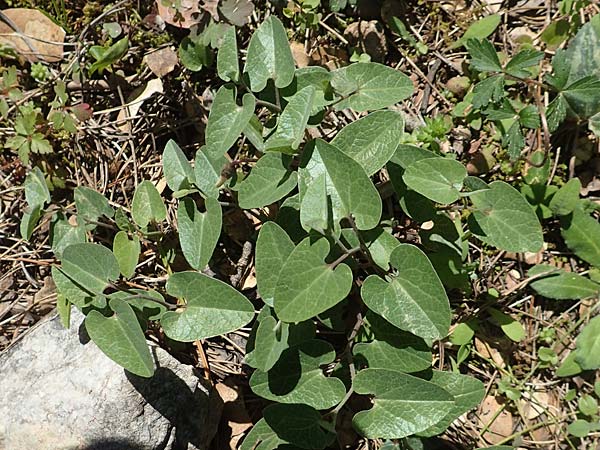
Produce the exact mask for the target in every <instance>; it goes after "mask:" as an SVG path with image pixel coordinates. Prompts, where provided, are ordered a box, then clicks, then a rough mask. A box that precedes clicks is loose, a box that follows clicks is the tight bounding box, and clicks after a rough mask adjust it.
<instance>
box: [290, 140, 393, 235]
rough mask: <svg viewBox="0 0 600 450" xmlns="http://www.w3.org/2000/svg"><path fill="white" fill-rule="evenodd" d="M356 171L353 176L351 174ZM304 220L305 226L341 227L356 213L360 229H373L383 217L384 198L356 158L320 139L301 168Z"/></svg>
mask: <svg viewBox="0 0 600 450" xmlns="http://www.w3.org/2000/svg"><path fill="white" fill-rule="evenodd" d="M349 174H352V176H349ZM299 190H300V198H301V207H300V220H301V222H302V225H303V226H304V227H305V228H314V229H317V230H318V229H321V230H326V229H329V228H335V229H338V228H339V222H340V220H342V219H343V218H346V217H348V216H349V215H350V214H352V215H353V216H354V218H355V220H356V225H357V227H358V229H360V230H370V229H371V228H374V227H376V226H377V225H378V224H379V219H380V218H381V210H382V206H381V197H379V193H378V192H377V189H376V188H375V186H374V185H373V183H372V182H371V180H370V179H369V177H368V176H367V174H366V173H365V171H364V170H363V169H362V167H361V166H360V165H359V164H358V163H357V162H356V161H354V160H353V159H352V158H350V157H348V156H346V155H345V154H344V153H342V152H341V151H340V150H339V149H338V148H337V147H335V146H333V145H330V144H328V143H326V142H325V141H322V140H320V139H317V140H316V144H315V147H314V150H313V152H312V155H311V156H310V160H309V161H308V163H307V164H306V165H305V166H304V167H301V168H300V170H299Z"/></svg>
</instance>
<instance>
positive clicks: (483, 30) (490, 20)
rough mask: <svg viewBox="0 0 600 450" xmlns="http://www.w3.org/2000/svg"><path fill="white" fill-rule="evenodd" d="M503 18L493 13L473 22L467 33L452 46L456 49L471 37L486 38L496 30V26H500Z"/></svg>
mask: <svg viewBox="0 0 600 450" xmlns="http://www.w3.org/2000/svg"><path fill="white" fill-rule="evenodd" d="M501 19H502V16H501V15H500V14H491V15H489V16H485V17H483V18H481V19H479V20H477V21H475V22H473V23H472V24H471V25H469V28H467V31H465V34H463V35H462V37H461V38H460V39H459V40H458V41H456V42H455V43H454V44H452V45H451V46H450V48H451V49H455V48H458V47H460V46H462V45H465V42H467V41H468V40H469V39H485V38H486V37H488V36H489V35H490V34H492V33H493V32H494V31H496V28H498V25H500V20H501Z"/></svg>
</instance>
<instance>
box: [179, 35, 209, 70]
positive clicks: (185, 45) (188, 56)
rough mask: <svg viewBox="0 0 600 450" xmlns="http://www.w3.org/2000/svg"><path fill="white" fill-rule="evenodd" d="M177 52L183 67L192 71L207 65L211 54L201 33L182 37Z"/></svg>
mask: <svg viewBox="0 0 600 450" xmlns="http://www.w3.org/2000/svg"><path fill="white" fill-rule="evenodd" d="M178 53H179V60H180V61H181V64H182V65H183V67H185V68H186V69H188V70H191V71H192V72H198V71H200V70H202V68H203V67H204V66H209V65H210V64H211V61H212V56H213V55H212V52H211V51H210V48H209V46H208V44H207V43H206V42H204V39H203V37H202V35H198V36H193V37H188V36H186V37H184V38H183V39H182V40H181V43H180V44H179V51H178Z"/></svg>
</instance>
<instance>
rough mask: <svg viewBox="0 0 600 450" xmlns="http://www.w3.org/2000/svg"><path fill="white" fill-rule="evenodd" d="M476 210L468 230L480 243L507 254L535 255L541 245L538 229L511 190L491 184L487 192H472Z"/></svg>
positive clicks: (529, 211) (522, 201)
mask: <svg viewBox="0 0 600 450" xmlns="http://www.w3.org/2000/svg"><path fill="white" fill-rule="evenodd" d="M471 200H472V201H473V205H474V206H475V208H476V210H475V211H473V214H472V215H471V217H469V220H470V229H471V231H472V232H473V234H475V235H476V236H477V237H478V238H479V239H481V240H482V241H483V242H485V243H487V244H489V245H493V246H495V247H498V248H500V249H502V250H506V251H507V252H534V253H535V252H537V251H539V250H540V248H541V247H542V244H543V237H542V227H541V225H540V223H539V221H538V219H537V217H536V215H535V212H534V211H533V209H532V208H531V206H530V205H529V203H528V202H527V200H525V198H524V197H523V196H522V195H521V194H520V193H519V191H517V190H516V189H515V188H513V187H512V186H510V185H509V184H507V183H505V182H503V181H493V182H492V183H490V184H489V189H487V190H482V191H478V192H474V193H472V194H471Z"/></svg>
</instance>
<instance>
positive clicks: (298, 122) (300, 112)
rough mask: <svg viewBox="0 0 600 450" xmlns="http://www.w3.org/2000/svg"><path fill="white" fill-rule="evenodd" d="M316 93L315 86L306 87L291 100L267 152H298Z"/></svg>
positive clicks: (269, 142) (270, 139) (268, 142)
mask: <svg viewBox="0 0 600 450" xmlns="http://www.w3.org/2000/svg"><path fill="white" fill-rule="evenodd" d="M315 93H316V91H315V88H314V87H313V86H306V87H305V88H303V89H302V90H300V91H298V92H297V93H296V94H295V95H294V96H293V97H291V98H290V99H289V102H288V104H287V105H286V107H285V109H284V110H283V112H282V113H281V116H280V117H279V121H278V122H277V128H276V129H275V132H274V133H273V135H272V136H271V137H270V138H269V139H268V140H267V142H265V150H266V151H278V152H283V153H293V152H294V151H295V150H298V147H299V146H300V143H301V142H302V139H303V138H304V131H305V130H306V125H307V124H308V119H309V117H310V114H311V111H312V108H313V101H314V98H315Z"/></svg>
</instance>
